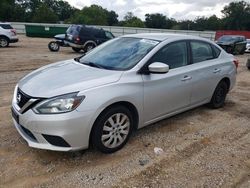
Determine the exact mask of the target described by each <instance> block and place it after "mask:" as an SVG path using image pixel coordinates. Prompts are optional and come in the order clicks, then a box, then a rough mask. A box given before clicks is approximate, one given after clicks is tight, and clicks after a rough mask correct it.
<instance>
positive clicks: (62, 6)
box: [0, 0, 250, 31]
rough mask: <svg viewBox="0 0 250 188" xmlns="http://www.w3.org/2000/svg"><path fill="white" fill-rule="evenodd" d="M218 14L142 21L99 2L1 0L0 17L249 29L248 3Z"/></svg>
mask: <svg viewBox="0 0 250 188" xmlns="http://www.w3.org/2000/svg"><path fill="white" fill-rule="evenodd" d="M222 14H223V16H222V18H218V17H217V16H216V15H212V16H210V17H197V18H196V19H195V20H189V19H187V20H176V19H174V18H168V17H167V16H166V15H164V14H160V13H155V14H146V15H145V21H143V20H141V19H140V18H138V17H136V16H135V15H134V14H133V13H132V12H128V13H127V14H126V15H125V16H124V18H123V20H118V14H117V13H116V12H115V11H113V10H111V11H109V10H107V9H105V8H103V7H101V6H99V5H91V6H89V7H84V8H82V9H81V10H79V9H77V8H75V7H72V6H71V5H70V4H69V3H68V2H66V1H63V0H1V1H0V21H9V22H37V23H58V22H64V23H70V24H87V25H109V26H125V27H147V28H158V29H176V30H201V31H202V30H250V19H249V18H250V3H247V2H246V1H233V2H231V3H229V4H228V5H226V6H225V7H224V8H223V10H222Z"/></svg>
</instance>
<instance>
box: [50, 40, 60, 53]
mask: <svg viewBox="0 0 250 188" xmlns="http://www.w3.org/2000/svg"><path fill="white" fill-rule="evenodd" d="M48 48H49V50H50V51H51V52H58V51H59V49H60V45H59V44H58V42H56V41H51V42H50V43H49V44H48Z"/></svg>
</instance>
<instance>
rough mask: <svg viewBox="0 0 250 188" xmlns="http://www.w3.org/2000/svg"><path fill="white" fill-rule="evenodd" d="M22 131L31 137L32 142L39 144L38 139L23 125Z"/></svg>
mask: <svg viewBox="0 0 250 188" xmlns="http://www.w3.org/2000/svg"><path fill="white" fill-rule="evenodd" d="M20 127H21V129H22V130H23V132H24V133H25V134H26V135H27V136H28V137H30V138H31V139H32V140H34V141H36V142H37V139H36V137H35V136H34V135H33V134H32V132H30V130H28V129H26V128H25V127H23V126H22V125H20Z"/></svg>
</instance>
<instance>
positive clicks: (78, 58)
mask: <svg viewBox="0 0 250 188" xmlns="http://www.w3.org/2000/svg"><path fill="white" fill-rule="evenodd" d="M83 56H85V54H83V55H81V56H79V57H76V58H74V60H75V61H76V62H79V63H80V59H81V58H82V57H83Z"/></svg>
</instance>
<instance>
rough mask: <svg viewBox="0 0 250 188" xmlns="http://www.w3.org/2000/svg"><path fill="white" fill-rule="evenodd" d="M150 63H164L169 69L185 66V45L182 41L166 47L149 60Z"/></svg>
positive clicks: (186, 62) (186, 61) (186, 59)
mask: <svg viewBox="0 0 250 188" xmlns="http://www.w3.org/2000/svg"><path fill="white" fill-rule="evenodd" d="M150 62H151V63H153V62H161V63H165V64H167V65H168V66H169V68H170V69H174V68H178V67H182V66H185V65H187V64H188V57H187V43H186V42H183V41H182V42H175V43H171V44H168V45H166V46H165V47H163V48H162V49H160V50H159V51H158V52H157V53H156V54H155V55H154V56H153V57H152V58H151V60H150Z"/></svg>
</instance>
